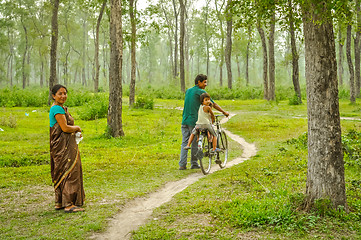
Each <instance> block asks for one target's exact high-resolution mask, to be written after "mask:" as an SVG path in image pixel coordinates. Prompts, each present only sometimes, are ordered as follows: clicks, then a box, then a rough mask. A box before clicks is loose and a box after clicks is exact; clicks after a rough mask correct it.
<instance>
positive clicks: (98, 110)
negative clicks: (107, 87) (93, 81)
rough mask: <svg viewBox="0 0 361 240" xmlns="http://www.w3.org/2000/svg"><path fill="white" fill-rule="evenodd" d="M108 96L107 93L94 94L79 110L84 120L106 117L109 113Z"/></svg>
mask: <svg viewBox="0 0 361 240" xmlns="http://www.w3.org/2000/svg"><path fill="white" fill-rule="evenodd" d="M108 102H109V101H108V98H107V96H106V94H102V93H98V94H94V97H93V98H92V100H90V101H88V102H86V103H85V104H84V105H83V107H82V108H81V110H80V111H79V117H80V119H82V120H95V119H98V118H105V117H106V116H107V114H108V105H109V103H108Z"/></svg>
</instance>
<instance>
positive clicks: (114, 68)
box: [108, 0, 124, 137]
mask: <svg viewBox="0 0 361 240" xmlns="http://www.w3.org/2000/svg"><path fill="white" fill-rule="evenodd" d="M109 32H110V69H109V108H108V131H109V134H110V135H111V136H113V137H120V136H124V132H123V126H122V62H123V35H122V1H121V0H111V1H110V31H109Z"/></svg>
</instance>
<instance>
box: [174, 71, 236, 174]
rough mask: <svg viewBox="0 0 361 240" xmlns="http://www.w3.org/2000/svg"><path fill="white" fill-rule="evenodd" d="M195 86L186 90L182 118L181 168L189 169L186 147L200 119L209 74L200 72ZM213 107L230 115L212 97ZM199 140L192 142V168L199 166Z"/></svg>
mask: <svg viewBox="0 0 361 240" xmlns="http://www.w3.org/2000/svg"><path fill="white" fill-rule="evenodd" d="M194 83H195V86H194V87H192V88H189V89H188V90H187V91H186V95H185V99H184V108H183V119H182V136H183V137H182V146H181V155H180V160H179V170H185V169H187V154H188V151H187V150H185V149H184V147H185V146H187V144H188V140H189V137H190V135H191V133H192V130H193V128H194V126H195V125H196V122H197V120H198V110H199V107H200V105H201V101H200V96H201V94H202V93H205V92H206V91H205V90H204V89H205V88H206V87H207V76H206V75H204V74H199V75H197V77H196V78H195V81H194ZM211 101H212V103H213V107H214V108H215V109H217V110H218V111H220V112H221V113H223V114H224V115H225V116H226V117H228V116H229V113H228V112H225V111H224V110H223V109H222V108H221V107H220V106H219V105H218V104H217V103H215V102H214V101H213V100H212V99H211ZM196 153H197V140H196V138H194V140H193V142H192V150H191V169H197V168H199V165H198V162H197V157H196Z"/></svg>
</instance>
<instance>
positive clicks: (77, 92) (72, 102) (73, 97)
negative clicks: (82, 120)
mask: <svg viewBox="0 0 361 240" xmlns="http://www.w3.org/2000/svg"><path fill="white" fill-rule="evenodd" d="M98 96H99V94H96V93H92V92H90V91H89V90H85V89H72V88H70V89H69V88H68V99H67V101H66V106H68V107H75V106H83V105H84V104H85V103H88V102H90V101H97V98H98Z"/></svg>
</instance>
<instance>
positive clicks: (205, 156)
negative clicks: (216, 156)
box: [198, 135, 213, 175]
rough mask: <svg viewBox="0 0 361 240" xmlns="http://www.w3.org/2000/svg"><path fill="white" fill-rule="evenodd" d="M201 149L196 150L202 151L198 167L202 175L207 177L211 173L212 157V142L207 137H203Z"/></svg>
mask: <svg viewBox="0 0 361 240" xmlns="http://www.w3.org/2000/svg"><path fill="white" fill-rule="evenodd" d="M202 141H203V142H202V149H198V151H202V154H199V156H201V157H199V158H198V159H199V165H200V166H201V170H202V173H203V174H204V175H207V174H208V173H209V172H210V171H211V165H212V157H213V154H211V149H212V142H210V140H209V139H208V136H207V135H206V136H204V137H203V140H202Z"/></svg>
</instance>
